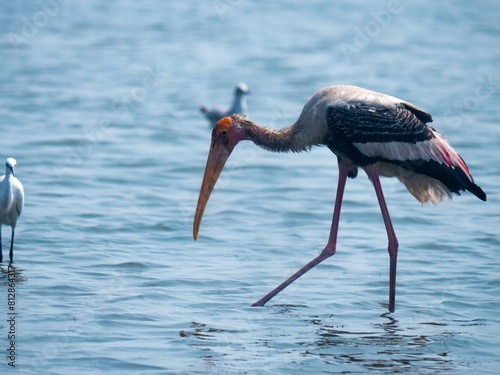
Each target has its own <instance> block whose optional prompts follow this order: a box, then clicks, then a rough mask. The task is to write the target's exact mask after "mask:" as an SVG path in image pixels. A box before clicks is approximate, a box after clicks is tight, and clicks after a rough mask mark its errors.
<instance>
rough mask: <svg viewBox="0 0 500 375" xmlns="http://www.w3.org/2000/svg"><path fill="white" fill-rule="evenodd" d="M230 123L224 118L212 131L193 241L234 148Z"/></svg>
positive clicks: (229, 120) (195, 217)
mask: <svg viewBox="0 0 500 375" xmlns="http://www.w3.org/2000/svg"><path fill="white" fill-rule="evenodd" d="M231 123H232V120H231V119H230V118H229V117H225V118H223V119H222V120H221V121H219V122H218V123H217V124H216V125H215V127H214V129H213V131H212V145H211V146H210V151H209V153H208V159H207V165H206V167H205V174H204V176H203V182H202V184H201V189H200V196H199V198H198V205H197V206H196V213H195V215H194V223H193V237H194V240H195V241H196V240H197V239H198V231H199V230H200V224H201V218H202V217H203V212H204V211H205V206H206V205H207V202H208V198H210V194H211V193H212V190H213V189H214V187H215V183H216V182H217V179H218V178H219V176H220V174H221V172H222V169H223V168H224V165H225V164H226V161H227V159H228V158H229V155H231V152H232V151H233V148H234V146H235V141H234V135H233V129H232V125H231Z"/></svg>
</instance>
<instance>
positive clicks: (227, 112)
mask: <svg viewBox="0 0 500 375" xmlns="http://www.w3.org/2000/svg"><path fill="white" fill-rule="evenodd" d="M249 93H250V90H249V89H248V87H247V85H245V84H244V83H240V84H239V85H238V86H236V88H235V90H234V99H233V104H232V105H231V107H216V108H207V107H204V106H203V107H201V108H200V111H201V112H202V113H203V114H204V115H205V117H206V118H207V119H208V121H210V124H211V125H212V126H214V125H215V124H216V123H217V121H219V120H220V119H221V118H223V117H227V116H231V115H233V114H235V113H240V114H242V115H246V114H247V112H248V109H247V100H246V96H247V95H248V94H249Z"/></svg>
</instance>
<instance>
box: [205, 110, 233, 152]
mask: <svg viewBox="0 0 500 375" xmlns="http://www.w3.org/2000/svg"><path fill="white" fill-rule="evenodd" d="M216 145H220V146H222V147H224V148H225V149H226V150H227V151H228V152H229V153H231V151H233V148H234V146H235V145H236V142H235V139H234V127H233V120H232V119H231V117H224V118H222V119H220V120H219V122H218V123H217V124H215V126H214V128H213V130H212V145H211V150H210V151H212V149H213V148H214V147H216Z"/></svg>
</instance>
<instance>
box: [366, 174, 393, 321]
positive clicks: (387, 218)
mask: <svg viewBox="0 0 500 375" xmlns="http://www.w3.org/2000/svg"><path fill="white" fill-rule="evenodd" d="M368 177H369V178H370V180H371V181H372V183H373V186H374V187H375V192H376V193H377V198H378V203H379V205H380V210H381V211H382V217H383V218H384V223H385V229H386V230H387V237H388V238H389V245H388V247H387V250H388V251H389V259H390V265H389V311H390V312H394V303H395V299H396V262H397V257H398V246H399V245H398V239H397V238H396V233H395V232H394V228H393V227H392V222H391V218H390V216H389V210H387V205H386V204H385V198H384V193H383V192H382V186H381V185H380V178H379V176H378V173H377V171H376V170H375V169H374V170H372V171H371V173H369V175H368Z"/></svg>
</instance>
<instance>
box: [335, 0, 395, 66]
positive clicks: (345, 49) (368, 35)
mask: <svg viewBox="0 0 500 375" xmlns="http://www.w3.org/2000/svg"><path fill="white" fill-rule="evenodd" d="M402 11H403V5H402V1H401V0H389V1H388V2H387V6H386V8H385V9H382V10H379V11H371V12H370V15H371V20H370V21H368V22H367V23H366V24H365V25H364V27H362V28H360V27H355V28H354V31H355V34H354V37H353V41H352V43H345V42H344V43H341V44H340V47H339V48H340V50H341V52H342V53H343V54H344V57H345V59H346V61H347V62H348V63H350V62H351V59H352V58H351V57H352V55H358V54H359V53H360V52H361V51H362V50H363V49H364V48H365V47H367V46H368V45H369V44H370V43H371V42H372V40H373V39H374V38H376V37H377V36H379V35H380V33H381V32H382V30H383V29H385V28H386V27H387V26H389V25H390V23H391V22H392V20H393V16H395V15H397V14H399V13H401V12H402Z"/></svg>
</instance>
